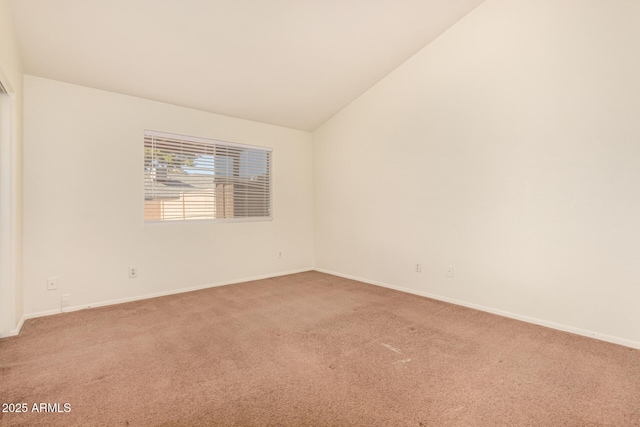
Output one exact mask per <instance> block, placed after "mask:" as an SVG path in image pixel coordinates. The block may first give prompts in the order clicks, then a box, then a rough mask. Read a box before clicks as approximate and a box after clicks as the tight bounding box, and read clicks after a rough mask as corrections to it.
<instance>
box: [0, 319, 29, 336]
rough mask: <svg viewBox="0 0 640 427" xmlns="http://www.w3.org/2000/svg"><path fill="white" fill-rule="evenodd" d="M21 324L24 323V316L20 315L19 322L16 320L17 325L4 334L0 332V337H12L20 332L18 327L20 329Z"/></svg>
mask: <svg viewBox="0 0 640 427" xmlns="http://www.w3.org/2000/svg"><path fill="white" fill-rule="evenodd" d="M22 325H24V317H22V318H21V319H20V322H18V325H17V326H16V327H15V328H14V329H11V330H10V331H9V332H8V333H6V334H1V333H0V338H8V337H14V336H16V335H18V334H19V333H20V329H22Z"/></svg>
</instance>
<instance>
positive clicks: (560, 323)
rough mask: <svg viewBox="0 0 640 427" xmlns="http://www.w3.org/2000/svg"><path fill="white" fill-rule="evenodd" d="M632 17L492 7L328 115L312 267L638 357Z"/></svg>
mask: <svg viewBox="0 0 640 427" xmlns="http://www.w3.org/2000/svg"><path fill="white" fill-rule="evenodd" d="M638 22H640V2H637V1H625V0H612V1H606V2H605V1H600V0H564V1H561V2H560V1H557V0H523V1H512V0H488V1H487V2H485V3H484V4H482V5H481V6H480V7H479V8H478V9H476V10H475V11H473V12H472V13H471V14H470V15H468V16H467V17H466V18H464V19H463V20H462V21H461V22H459V23H458V24H456V25H455V26H454V27H453V28H452V29H450V30H449V31H448V32H446V33H445V34H444V35H442V36H441V37H440V38H439V39H437V40H436V41H435V42H434V43H432V44H431V45H429V46H427V47H426V48H424V49H423V50H422V51H420V52H419V53H418V54H416V55H415V56H414V57H413V58H412V59H410V60H409V61H408V62H406V63H405V64H403V65H402V66H401V67H399V68H398V69H397V70H396V71H394V72H393V73H392V74H391V75H389V76H388V77H386V78H385V79H383V80H382V81H381V82H379V83H378V84H377V85H376V86H374V87H373V88H371V89H370V90H369V91H368V92H366V93H365V94H364V95H362V96H361V97H360V98H358V99H357V100H356V101H354V102H353V103H352V104H351V105H349V106H348V107H347V108H345V109H344V110H343V111H341V112H340V113H338V114H337V115H336V116H334V117H333V118H332V119H331V120H329V121H328V122H327V123H325V124H324V125H323V126H321V127H320V128H319V129H317V130H316V131H315V132H314V134H313V138H314V140H313V144H314V151H313V157H314V159H313V160H314V187H315V252H316V267H318V268H319V269H323V270H325V271H332V272H336V273H339V274H342V275H348V276H353V277H358V278H361V279H365V280H368V281H371V282H376V283H382V284H387V285H391V286H396V287H401V288H404V289H406V290H409V291H412V292H416V293H421V294H428V295H434V296H436V297H438V298H442V299H448V300H452V301H457V302H459V303H462V304H466V305H472V306H476V307H482V308H484V309H486V310H490V311H494V312H500V313H506V314H509V315H511V316H514V317H519V318H525V319H528V320H531V321H534V322H538V323H543V324H547V325H551V326H555V327H558V328H562V329H566V330H572V331H576V332H579V333H585V334H595V335H596V336H598V337H600V338H603V339H608V340H612V341H614V342H620V343H624V344H627V345H631V346H636V347H640V327H639V325H640V191H639V188H640V119H639V118H640V80H639V79H640V77H639V76H640V55H638V52H639V51H640V26H639V25H638ZM416 263H422V268H423V271H422V273H416V272H414V266H415V264H416ZM450 265H452V266H454V277H453V279H450V278H447V277H445V276H446V268H447V266H450Z"/></svg>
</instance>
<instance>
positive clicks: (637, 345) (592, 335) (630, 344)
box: [315, 268, 640, 349]
mask: <svg viewBox="0 0 640 427" xmlns="http://www.w3.org/2000/svg"><path fill="white" fill-rule="evenodd" d="M315 270H316V271H319V272H321V273H326V274H331V275H333V276H338V277H344V278H345V279H351V280H357V281H358V282H363V283H367V284H370V285H376V286H381V287H383V288H389V289H394V290H396V291H400V292H406V293H409V294H414V295H419V296H422V297H427V298H431V299H435V300H438V301H444V302H448V303H451V304H455V305H461V306H463V307H469V308H473V309H476V310H480V311H485V312H487V313H492V314H497V315H499V316H503V317H508V318H511V319H516V320H521V321H523V322H527V323H533V324H535V325H540V326H545V327H547V328H551V329H557V330H559V331H563V332H569V333H572V334H576V335H582V336H585V337H589V338H595V339H597V340H600V341H606V342H610V343H613V344H619V345H623V346H625V347H631V348H636V349H640V342H638V341H633V340H628V339H626V338H620V337H616V336H611V335H606V334H601V333H599V332H593V331H589V330H586V329H581V328H576V327H574V326H569V325H563V324H560V323H555V322H550V321H547V320H542V319H537V318H535V317H529V316H524V315H521V314H516V313H512V312H509V311H504V310H499V309H496V308H491V307H486V306H483V305H479V304H473V303H469V302H466V301H460V300H456V299H453V298H447V297H443V296H441V295H435V294H431V293H429V292H422V291H418V290H415V289H410V288H404V287H401V286H395V285H390V284H388V283H383V282H378V281H375V280H369V279H364V278H362V277H356V276H351V275H348V274H342V273H338V272H335V271H331V270H326V269H323V268H316V269H315Z"/></svg>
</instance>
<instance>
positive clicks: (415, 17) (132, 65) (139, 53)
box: [12, 0, 483, 131]
mask: <svg viewBox="0 0 640 427" xmlns="http://www.w3.org/2000/svg"><path fill="white" fill-rule="evenodd" d="M482 1H483V0H394V1H391V0H268V1H267V0H12V13H13V18H14V23H15V26H16V32H17V35H18V42H19V44H20V48H21V54H22V59H23V65H24V70H25V72H26V73H27V74H31V75H35V76H40V77H46V78H50V79H55V80H61V81H64V82H69V83H74V84H79V85H83V86H89V87H93V88H97V89H104V90H109V91H113V92H118V93H122V94H127V95H133V96H138V97H143V98H147V99H152V100H157V101H163V102H167V103H171V104H177V105H182V106H185V107H190V108H196V109H200V110H204V111H209V112H213V113H219V114H224V115H227V116H233V117H239V118H243V119H249V120H254V121H259V122H264V123H270V124H275V125H281V126H286V127H290V128H295V129H301V130H307V131H310V130H313V129H315V128H316V127H317V126H319V125H320V124H322V123H323V122H324V121H326V120H327V119H329V118H330V117H331V116H332V115H334V114H335V113H337V112H338V111H339V110H340V109H342V108H343V107H344V106H345V105H347V104H348V103H349V102H351V101H353V100H354V99H355V98H356V97H358V96H359V95H360V94H362V93H363V92H364V91H366V90H367V89H368V88H370V87H371V86H372V85H374V84H375V83H376V82H377V81H379V80H380V79H381V78H383V77H384V76H385V75H387V74H388V73H389V72H391V71H392V70H393V69H395V68H396V67H398V66H399V65H400V64H401V63H403V62H404V61H405V60H407V59H408V58H409V57H410V56H411V55H413V54H414V53H416V52H417V51H418V50H420V49H421V48H422V47H424V46H425V45H427V44H428V43H430V42H431V41H433V40H434V39H435V38H436V37H437V36H438V35H440V34H441V33H442V32H444V31H445V30H447V29H448V28H449V27H451V26H452V25H453V24H455V23H456V22H457V21H459V20H460V19H461V18H462V17H463V16H465V15H466V14H467V13H469V12H470V11H471V10H472V9H473V8H475V7H476V6H478V5H479V4H480V3H482Z"/></svg>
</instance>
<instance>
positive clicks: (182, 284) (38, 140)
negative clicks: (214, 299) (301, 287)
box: [24, 76, 313, 316]
mask: <svg viewBox="0 0 640 427" xmlns="http://www.w3.org/2000/svg"><path fill="white" fill-rule="evenodd" d="M211 96H215V94H211ZM24 114H25V133H24V139H25V153H24V155H25V168H24V196H25V198H24V283H25V296H24V297H25V313H26V315H27V316H29V315H33V314H36V313H42V312H47V311H49V310H56V309H59V307H60V295H62V294H70V303H71V306H73V307H77V306H86V305H92V304H96V303H104V302H108V301H113V300H121V299H129V298H136V297H140V296H145V295H150V294H156V293H162V292H172V291H175V290H179V289H183V288H190V287H197V286H204V285H208V284H216V283H226V282H230V281H236V280H242V279H246V278H251V277H256V276H266V275H277V274H281V273H284V272H288V271H295V270H300V269H310V268H312V267H313V200H312V172H311V134H309V133H307V132H302V131H297V130H291V129H286V128H282V127H277V126H271V125H266V124H261V123H255V122H249V121H245V120H239V119H233V118H229V117H223V116H219V115H215V114H210V113H205V112H201V111H196V110H190V109H187V108H182V107H177V106H172V105H168V104H163V103H159V102H154V101H148V100H144V99H139V98H133V97H128V96H123V95H119V94H115V93H110V92H104V91H99V90H95V89H89V88H86V87H81V86H75V85H71V84H66V83H61V82H57V81H52V80H47V79H42V78H38V77H32V76H25V112H24ZM144 129H152V130H158V131H165V132H172V133H178V134H185V135H194V136H200V137H209V138H215V139H220V140H225V141H235V142H240V143H248V144H253V145H261V146H268V147H272V148H273V160H274V170H273V186H274V187H273V188H274V212H275V213H274V220H273V221H268V222H236V223H213V222H187V223H171V224H159V225H145V224H144V223H143V202H144V197H143V183H144V180H143V130H144ZM278 250H282V251H283V252H284V256H283V258H282V259H278V258H277V251H278ZM129 266H137V267H138V275H139V277H138V278H137V279H129V278H128V276H127V271H128V270H127V269H128V267H129ZM48 277H56V278H57V279H58V290H57V291H47V290H46V279H47V278H48Z"/></svg>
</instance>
